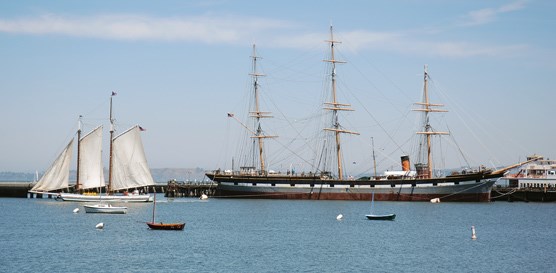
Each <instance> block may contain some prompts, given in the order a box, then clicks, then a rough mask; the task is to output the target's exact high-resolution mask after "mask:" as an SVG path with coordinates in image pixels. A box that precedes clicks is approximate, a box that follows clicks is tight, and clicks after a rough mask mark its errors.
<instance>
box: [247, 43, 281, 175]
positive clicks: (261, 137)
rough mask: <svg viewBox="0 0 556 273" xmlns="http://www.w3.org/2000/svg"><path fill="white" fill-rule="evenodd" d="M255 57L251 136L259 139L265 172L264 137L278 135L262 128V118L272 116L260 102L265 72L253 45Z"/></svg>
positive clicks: (250, 114)
mask: <svg viewBox="0 0 556 273" xmlns="http://www.w3.org/2000/svg"><path fill="white" fill-rule="evenodd" d="M251 58H252V59H253V72H252V73H250V74H249V75H251V77H252V78H253V92H254V100H255V109H254V110H255V111H252V112H249V116H250V117H253V118H255V130H254V132H253V136H251V138H254V139H257V142H258V148H259V149H258V150H259V162H260V164H261V166H260V168H261V169H260V172H261V174H264V173H265V172H266V171H265V161H264V149H263V147H264V139H265V138H274V137H276V136H266V135H264V132H263V130H262V128H261V119H262V118H271V117H272V116H271V115H270V112H261V110H260V104H259V77H264V76H265V75H264V74H260V73H258V72H257V59H260V57H257V51H256V48H255V45H253V55H252V56H251Z"/></svg>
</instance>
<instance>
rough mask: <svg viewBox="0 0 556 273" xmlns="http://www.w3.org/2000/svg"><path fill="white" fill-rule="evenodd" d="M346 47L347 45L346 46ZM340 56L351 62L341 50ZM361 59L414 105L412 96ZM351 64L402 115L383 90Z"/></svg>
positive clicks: (370, 63)
mask: <svg viewBox="0 0 556 273" xmlns="http://www.w3.org/2000/svg"><path fill="white" fill-rule="evenodd" d="M346 44H348V46H347V47H349V43H346ZM344 46H346V45H344ZM338 54H339V56H341V57H342V58H344V59H345V60H349V58H347V57H346V56H345V55H343V54H342V51H341V50H340V51H339V53H338ZM360 59H361V60H364V61H366V62H367V63H368V64H369V65H370V66H371V67H372V68H373V69H374V70H375V71H378V72H379V74H380V75H381V76H382V77H384V78H385V79H386V80H388V82H390V84H392V85H393V86H394V87H395V89H396V90H398V91H399V92H400V93H401V94H402V95H403V96H404V98H405V99H407V100H408V103H412V99H411V98H410V96H408V95H407V94H406V93H405V91H404V90H403V89H402V88H400V87H399V86H398V85H396V83H395V82H394V81H392V80H391V79H390V78H388V77H387V76H386V75H385V74H384V73H383V72H382V71H381V70H379V69H378V68H377V67H376V66H374V65H373V62H370V61H368V60H366V59H365V58H360ZM350 64H351V67H353V68H355V70H356V71H357V72H358V73H359V74H360V75H361V76H362V77H363V78H364V79H365V80H366V81H367V82H368V83H369V84H370V85H372V86H373V87H374V88H375V89H376V90H377V91H378V93H379V94H380V95H382V97H384V98H386V99H387V101H388V102H389V103H390V105H391V106H392V107H393V108H394V109H396V110H397V111H398V112H400V113H401V111H400V110H399V109H397V107H396V105H395V104H393V103H392V102H391V101H390V100H388V96H386V95H385V94H384V93H383V92H381V89H380V88H378V87H377V86H376V85H375V84H373V82H372V81H371V80H370V79H369V78H368V77H367V76H366V75H365V74H364V73H363V72H362V71H361V70H360V69H359V67H358V66H356V65H355V63H353V62H350Z"/></svg>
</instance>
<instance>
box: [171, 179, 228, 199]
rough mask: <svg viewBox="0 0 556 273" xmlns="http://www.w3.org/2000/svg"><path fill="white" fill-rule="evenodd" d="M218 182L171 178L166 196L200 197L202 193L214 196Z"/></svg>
mask: <svg viewBox="0 0 556 273" xmlns="http://www.w3.org/2000/svg"><path fill="white" fill-rule="evenodd" d="M216 185H217V184H216V183H213V182H187V181H185V182H183V181H176V180H170V181H168V184H167V185H166V191H165V192H164V196H165V197H200V196H201V195H202V194H206V195H207V196H214V194H215V193H216Z"/></svg>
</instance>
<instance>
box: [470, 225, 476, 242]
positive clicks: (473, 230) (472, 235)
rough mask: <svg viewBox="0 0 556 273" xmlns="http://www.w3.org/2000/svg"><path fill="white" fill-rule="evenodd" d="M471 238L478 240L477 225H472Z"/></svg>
mask: <svg viewBox="0 0 556 273" xmlns="http://www.w3.org/2000/svg"><path fill="white" fill-rule="evenodd" d="M471 240H477V234H475V226H471Z"/></svg>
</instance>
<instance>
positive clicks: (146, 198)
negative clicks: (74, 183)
mask: <svg viewBox="0 0 556 273" xmlns="http://www.w3.org/2000/svg"><path fill="white" fill-rule="evenodd" d="M58 198H60V199H62V201H69V202H99V201H103V202H127V203H141V202H152V201H153V197H152V196H150V195H148V194H138V195H102V196H95V195H82V194H75V193H60V194H59V195H58Z"/></svg>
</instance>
